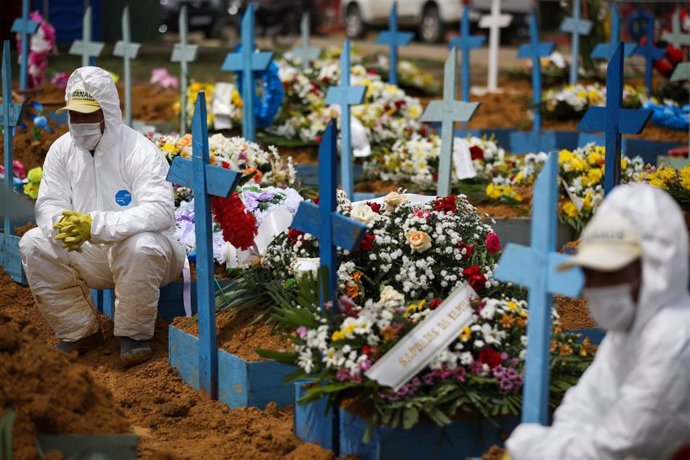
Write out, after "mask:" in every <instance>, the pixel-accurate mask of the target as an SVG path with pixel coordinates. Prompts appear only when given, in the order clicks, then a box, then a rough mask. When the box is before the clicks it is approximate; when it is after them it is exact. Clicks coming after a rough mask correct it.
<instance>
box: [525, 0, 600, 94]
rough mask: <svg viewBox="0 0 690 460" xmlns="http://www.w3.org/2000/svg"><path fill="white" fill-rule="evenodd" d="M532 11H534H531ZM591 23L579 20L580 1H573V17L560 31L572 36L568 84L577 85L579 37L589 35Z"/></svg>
mask: <svg viewBox="0 0 690 460" xmlns="http://www.w3.org/2000/svg"><path fill="white" fill-rule="evenodd" d="M532 11H534V9H533V10H532ZM591 30H592V21H588V20H586V19H580V0H573V15H572V16H568V17H566V18H565V19H564V20H563V23H561V31H562V32H567V33H570V34H572V41H571V51H572V52H571V61H572V62H571V63H570V84H571V85H574V84H575V83H577V69H578V64H579V60H580V35H589V32H590V31H591Z"/></svg>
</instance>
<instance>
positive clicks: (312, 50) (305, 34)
mask: <svg viewBox="0 0 690 460" xmlns="http://www.w3.org/2000/svg"><path fill="white" fill-rule="evenodd" d="M299 28H300V32H301V35H302V43H301V44H300V46H299V47H298V48H295V49H294V50H292V52H291V54H292V57H294V58H297V59H300V60H301V61H302V67H303V68H305V69H306V68H308V67H309V63H310V62H311V61H314V60H316V59H318V58H319V56H320V55H321V48H317V47H315V46H311V45H310V39H309V36H310V33H311V26H310V24H309V13H304V14H303V15H302V21H301V22H300V25H299Z"/></svg>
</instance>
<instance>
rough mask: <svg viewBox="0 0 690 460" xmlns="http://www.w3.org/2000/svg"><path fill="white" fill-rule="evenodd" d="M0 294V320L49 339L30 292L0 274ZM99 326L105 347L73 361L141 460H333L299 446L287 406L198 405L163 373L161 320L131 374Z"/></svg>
mask: <svg viewBox="0 0 690 460" xmlns="http://www.w3.org/2000/svg"><path fill="white" fill-rule="evenodd" d="M0 292H2V295H0V314H2V315H4V316H8V317H11V318H13V320H14V321H19V322H22V321H23V322H25V324H26V327H25V328H24V332H25V333H26V334H28V335H31V336H34V337H36V338H37V339H38V340H40V341H41V342H43V343H53V342H54V341H55V339H54V337H53V334H52V332H51V330H50V328H49V327H48V326H47V324H46V323H45V321H44V320H43V318H42V317H41V315H40V313H39V312H38V309H37V308H36V307H35V306H34V303H33V299H32V297H31V293H30V292H29V289H28V288H27V287H24V286H20V285H18V284H16V283H14V282H13V281H12V280H11V279H10V278H9V276H7V275H6V274H5V273H4V272H3V271H2V270H1V269H0ZM101 327H102V329H103V331H104V333H105V335H106V343H105V344H104V346H103V347H102V348H101V349H98V350H94V351H91V352H89V353H87V354H86V355H84V356H82V357H80V358H78V363H80V364H83V365H84V366H85V367H87V368H88V373H89V375H90V376H91V378H92V379H93V380H95V381H97V382H100V384H102V385H103V386H105V387H106V388H107V390H108V391H110V392H111V393H112V395H113V398H114V404H115V406H116V407H119V410H120V411H121V412H122V413H123V414H124V417H125V418H126V421H127V423H128V424H129V425H130V426H131V428H132V431H134V432H135V433H136V434H138V435H139V437H140V441H139V452H138V456H139V458H142V459H172V458H175V459H177V458H185V459H186V458H190V459H191V458H195V459H196V458H206V459H209V460H210V459H237V460H240V459H241V460H245V459H247V458H251V459H259V460H261V459H265V460H273V459H276V458H286V457H287V458H290V459H293V460H302V459H304V460H306V459H316V460H320V459H330V458H332V456H331V454H330V452H328V451H325V450H323V449H321V448H319V447H317V446H309V447H308V446H306V445H303V444H302V443H301V442H300V441H299V440H298V439H297V438H296V437H295V435H294V433H293V428H292V426H293V409H292V407H286V408H277V407H276V406H275V405H272V404H269V405H268V407H266V409H264V410H261V409H257V408H240V409H232V410H231V409H229V408H228V407H227V406H226V405H224V404H223V403H220V402H218V401H207V400H203V399H202V398H201V397H200V395H199V393H198V392H196V391H195V390H194V389H192V388H191V387H189V386H187V385H186V384H185V383H184V382H183V381H182V379H181V378H180V377H179V376H178V375H177V372H176V371H174V370H173V369H171V368H170V367H169V365H168V354H167V340H168V335H167V324H165V323H164V322H159V323H158V324H157V327H156V334H155V336H154V339H153V344H152V345H153V350H154V356H153V359H152V360H151V361H149V362H147V363H145V364H142V365H140V366H135V367H133V368H131V369H124V368H123V367H122V366H121V365H120V363H119V342H118V339H117V338H115V337H113V336H112V331H113V329H112V323H111V322H110V321H109V320H108V319H107V318H105V317H101ZM1 386H2V382H0V387H1ZM104 391H105V390H104ZM110 411H111V412H114V411H116V409H113V408H112V407H111V408H110ZM90 420H91V419H90V418H87V419H85V422H88V421H90Z"/></svg>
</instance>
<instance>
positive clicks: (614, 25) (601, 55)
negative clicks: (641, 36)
mask: <svg viewBox="0 0 690 460" xmlns="http://www.w3.org/2000/svg"><path fill="white" fill-rule="evenodd" d="M610 14H611V36H610V38H609V42H608V43H597V45H596V46H595V47H594V49H593V50H592V54H590V56H591V57H592V59H606V60H608V59H611V56H613V53H614V52H615V51H616V47H617V46H618V42H619V37H620V28H621V17H620V14H619V13H618V6H617V5H616V4H615V3H613V2H612V3H611V13H610ZM624 46H625V47H624V49H623V55H624V56H625V57H626V58H627V57H630V56H631V55H632V54H633V53H634V52H635V48H637V44H636V43H632V42H626V43H625V45H624Z"/></svg>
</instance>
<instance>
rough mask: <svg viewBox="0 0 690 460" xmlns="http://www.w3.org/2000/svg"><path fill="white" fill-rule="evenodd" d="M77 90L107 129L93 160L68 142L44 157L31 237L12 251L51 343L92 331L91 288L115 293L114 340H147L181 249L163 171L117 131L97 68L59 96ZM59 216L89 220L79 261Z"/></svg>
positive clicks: (118, 119) (151, 152) (107, 83)
mask: <svg viewBox="0 0 690 460" xmlns="http://www.w3.org/2000/svg"><path fill="white" fill-rule="evenodd" d="M74 90H82V91H86V92H87V93H89V94H90V95H91V96H93V98H94V99H96V101H97V102H98V103H99V105H100V106H101V109H102V111H103V115H104V118H105V130H104V132H103V136H102V138H101V140H100V142H99V143H98V145H97V147H96V149H95V151H94V153H93V155H92V154H91V153H90V152H89V151H87V150H84V149H82V148H80V147H78V146H77V145H76V143H75V142H74V141H73V139H72V138H71V136H70V134H69V133H66V134H64V135H63V136H61V137H60V138H59V139H58V140H57V141H55V143H53V145H52V146H51V148H50V150H49V151H48V155H47V156H46V160H45V164H44V165H43V178H42V181H41V186H40V190H39V194H38V201H37V202H36V222H37V224H38V228H35V229H33V230H31V231H29V232H28V233H26V234H25V235H24V237H23V238H22V239H21V242H20V244H19V249H20V252H21V257H22V263H23V265H24V270H25V271H26V276H27V279H28V281H29V285H30V287H31V291H32V293H33V295H34V298H35V300H36V303H37V304H38V307H39V309H40V310H41V313H42V314H43V316H44V317H45V318H46V320H47V321H48V323H49V324H50V326H51V327H52V328H53V330H54V331H55V334H56V335H57V336H58V338H60V339H61V340H63V341H66V342H73V341H76V340H79V339H81V338H84V337H87V336H89V335H91V334H93V333H95V332H97V331H98V328H99V323H98V321H97V319H96V315H95V312H94V308H93V302H92V300H91V296H90V293H89V290H88V288H98V289H105V288H115V297H116V301H115V318H114V323H115V330H114V332H115V335H116V336H120V337H129V338H131V339H134V340H148V339H150V338H151V337H152V336H153V332H154V327H155V320H156V315H157V304H158V298H159V288H160V287H161V286H163V285H165V284H167V283H170V282H171V281H174V280H175V279H177V278H178V276H179V275H180V273H181V270H182V265H183V262H184V257H185V255H184V250H183V249H182V247H181V245H180V244H179V243H178V242H177V240H176V238H175V234H174V228H175V215H174V202H173V191H172V186H171V184H170V183H168V182H166V180H165V178H166V175H167V173H168V163H167V161H166V160H165V157H164V156H163V154H162V153H161V152H160V151H159V150H158V149H157V148H156V146H155V145H154V144H153V143H151V142H150V141H149V140H148V139H146V138H145V137H143V136H142V135H141V134H139V133H137V132H136V131H134V130H133V129H131V128H130V127H128V126H126V125H125V124H124V123H123V122H122V115H121V112H120V100H119V96H118V93H117V89H116V88H115V84H114V83H113V81H112V79H111V78H110V75H108V73H107V72H105V71H104V70H102V69H100V68H98V67H82V68H80V69H77V70H75V71H74V73H72V75H71V76H70V78H69V81H68V83H67V88H66V94H72V92H73V91H74ZM63 210H74V211H79V212H83V213H86V214H90V215H91V217H92V219H93V224H92V227H91V239H90V240H89V241H87V242H86V243H85V244H84V245H83V246H82V250H83V252H81V253H79V252H68V251H66V250H65V249H64V248H63V245H62V244H61V243H60V242H59V241H55V240H54V237H55V235H56V233H57V232H56V231H55V230H54V229H53V224H55V223H56V222H57V221H59V220H60V218H61V217H62V216H61V213H62V211H63Z"/></svg>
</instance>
